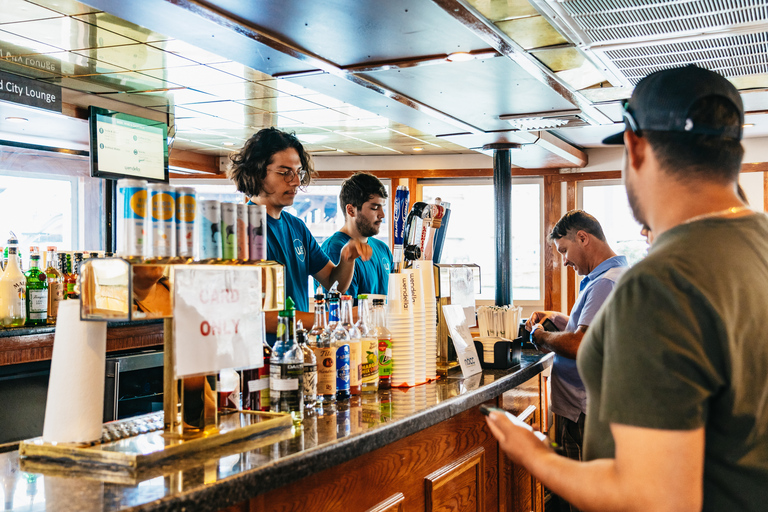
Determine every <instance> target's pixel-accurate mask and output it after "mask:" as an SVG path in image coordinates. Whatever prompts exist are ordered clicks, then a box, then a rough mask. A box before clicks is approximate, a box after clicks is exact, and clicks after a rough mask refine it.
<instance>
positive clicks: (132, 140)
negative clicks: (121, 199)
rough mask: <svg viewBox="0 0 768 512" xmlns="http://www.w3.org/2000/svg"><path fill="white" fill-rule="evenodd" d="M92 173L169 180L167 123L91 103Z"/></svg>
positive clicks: (106, 176)
mask: <svg viewBox="0 0 768 512" xmlns="http://www.w3.org/2000/svg"><path fill="white" fill-rule="evenodd" d="M89 112H90V118H89V124H90V129H91V176H95V177H99V178H109V179H120V178H138V179H143V180H148V181H165V182H167V181H168V125H166V124H165V123H164V122H162V121H155V120H152V119H145V118H143V117H138V116H134V115H130V114H124V113H122V112H116V111H114V110H107V109H104V108H99V107H94V106H91V107H90V108H89Z"/></svg>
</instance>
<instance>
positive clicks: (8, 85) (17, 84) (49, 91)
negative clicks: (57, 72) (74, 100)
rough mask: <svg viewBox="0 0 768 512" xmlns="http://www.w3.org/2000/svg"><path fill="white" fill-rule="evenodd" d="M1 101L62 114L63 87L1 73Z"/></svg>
mask: <svg viewBox="0 0 768 512" xmlns="http://www.w3.org/2000/svg"><path fill="white" fill-rule="evenodd" d="M0 100H5V101H10V102H13V103H21V104H22V105H29V106H31V107H38V108H44V109H46V110H53V111H54V112H61V87H59V86H58V85H51V84H47V83H45V82H39V81H37V80H32V79H31V78H24V77H21V76H16V75H12V74H10V73H3V72H2V71H0Z"/></svg>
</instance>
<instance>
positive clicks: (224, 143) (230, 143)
mask: <svg viewBox="0 0 768 512" xmlns="http://www.w3.org/2000/svg"><path fill="white" fill-rule="evenodd" d="M221 145H222V146H234V145H235V143H234V142H222V143H221Z"/></svg>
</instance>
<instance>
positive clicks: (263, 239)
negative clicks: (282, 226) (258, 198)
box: [247, 204, 267, 260]
mask: <svg viewBox="0 0 768 512" xmlns="http://www.w3.org/2000/svg"><path fill="white" fill-rule="evenodd" d="M247 206H248V258H249V259H251V260H266V259H267V207H266V206H264V205H263V204H249V205H247Z"/></svg>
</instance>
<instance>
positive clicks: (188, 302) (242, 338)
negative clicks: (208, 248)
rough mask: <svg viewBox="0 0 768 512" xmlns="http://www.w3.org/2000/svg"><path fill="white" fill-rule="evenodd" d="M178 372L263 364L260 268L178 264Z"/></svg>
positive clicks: (186, 373) (197, 372)
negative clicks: (183, 265) (179, 265)
mask: <svg viewBox="0 0 768 512" xmlns="http://www.w3.org/2000/svg"><path fill="white" fill-rule="evenodd" d="M173 290H174V301H173V322H174V344H175V345H174V354H175V358H174V359H175V360H174V376H175V378H177V379H178V378H182V377H189V376H192V375H201V374H207V373H213V372H218V371H219V370H223V369H224V368H256V367H260V366H263V364H264V362H263V351H262V345H261V339H262V322H261V315H260V313H261V300H262V298H261V295H262V290H261V270H260V269H258V268H247V267H243V268H237V267H223V266H222V267H218V266H207V265H206V266H203V265H201V266H194V267H192V266H190V267H177V268H176V273H175V276H174V287H173Z"/></svg>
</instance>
